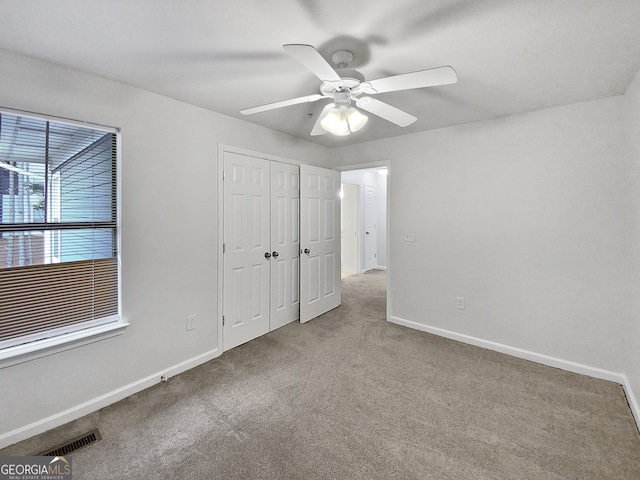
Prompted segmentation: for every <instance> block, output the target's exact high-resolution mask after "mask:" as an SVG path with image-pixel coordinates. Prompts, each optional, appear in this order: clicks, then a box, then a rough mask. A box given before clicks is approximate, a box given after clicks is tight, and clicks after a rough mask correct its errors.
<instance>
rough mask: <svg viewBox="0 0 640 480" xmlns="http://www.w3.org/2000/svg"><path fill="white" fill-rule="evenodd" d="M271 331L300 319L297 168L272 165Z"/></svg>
mask: <svg viewBox="0 0 640 480" xmlns="http://www.w3.org/2000/svg"><path fill="white" fill-rule="evenodd" d="M271 250H272V252H271V309H270V311H271V315H270V318H271V321H270V330H275V329H276V328H279V327H282V326H283V325H286V324H287V323H290V322H293V321H294V320H297V319H298V318H300V168H299V167H298V166H297V165H288V164H284V163H279V162H272V163H271Z"/></svg>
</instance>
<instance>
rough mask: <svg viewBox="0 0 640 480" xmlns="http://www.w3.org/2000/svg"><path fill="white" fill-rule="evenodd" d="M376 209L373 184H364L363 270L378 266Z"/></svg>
mask: <svg viewBox="0 0 640 480" xmlns="http://www.w3.org/2000/svg"><path fill="white" fill-rule="evenodd" d="M376 216H377V210H376V187H375V185H365V186H364V270H365V271H369V270H373V269H374V268H376V267H377V266H378V258H377V257H378V238H377V231H376V230H377V218H376Z"/></svg>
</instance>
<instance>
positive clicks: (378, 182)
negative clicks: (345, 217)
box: [341, 167, 387, 269]
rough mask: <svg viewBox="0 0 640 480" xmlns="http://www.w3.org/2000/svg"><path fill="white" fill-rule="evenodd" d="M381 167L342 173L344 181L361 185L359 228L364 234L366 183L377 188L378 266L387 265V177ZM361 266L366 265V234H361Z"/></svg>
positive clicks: (384, 266)
mask: <svg viewBox="0 0 640 480" xmlns="http://www.w3.org/2000/svg"><path fill="white" fill-rule="evenodd" d="M378 170H380V167H378V168H370V169H359V170H346V171H343V172H342V174H341V179H342V180H341V181H342V183H350V184H352V185H359V186H360V199H359V202H360V206H361V209H360V212H359V228H360V232H361V233H362V234H363V233H364V231H365V228H364V202H365V188H364V187H365V185H374V186H375V188H376V230H377V231H376V240H377V247H376V248H377V260H378V261H377V265H376V266H377V267H383V268H386V266H387V177H384V176H382V175H380V174H379V173H378ZM359 241H360V245H359V249H360V250H359V251H360V255H359V256H360V259H359V264H360V268H361V269H362V268H364V265H365V251H364V235H360V238H359Z"/></svg>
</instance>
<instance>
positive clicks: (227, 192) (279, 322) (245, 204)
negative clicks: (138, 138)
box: [222, 151, 341, 350]
mask: <svg viewBox="0 0 640 480" xmlns="http://www.w3.org/2000/svg"><path fill="white" fill-rule="evenodd" d="M222 156H223V162H224V166H223V189H224V192H223V202H224V205H223V235H224V241H223V242H224V243H223V308H222V311H223V329H222V334H223V342H222V343H223V349H224V350H229V349H230V348H233V347H235V346H237V345H240V344H242V343H245V342H247V341H249V340H251V339H253V338H256V337H259V336H260V335H264V334H265V333H267V332H269V331H272V330H275V329H276V328H279V327H282V326H284V325H286V324H288V323H290V322H293V321H295V320H298V319H300V320H301V321H303V322H304V321H307V320H309V319H311V318H314V317H316V316H318V315H320V314H322V313H324V312H326V311H327V310H330V309H331V308H334V307H336V306H338V305H339V304H340V295H341V288H340V236H339V222H340V217H339V215H340V210H339V208H340V201H339V196H338V191H339V185H340V180H339V172H336V171H333V170H328V169H322V168H317V167H310V166H308V165H296V164H288V163H283V162H279V161H274V160H269V159H265V158H260V157H257V156H252V155H246V154H242V153H236V152H231V151H224V152H223V153H222Z"/></svg>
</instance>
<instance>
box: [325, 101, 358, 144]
mask: <svg viewBox="0 0 640 480" xmlns="http://www.w3.org/2000/svg"><path fill="white" fill-rule="evenodd" d="M367 120H369V118H368V117H367V116H366V115H363V114H362V113H360V112H359V111H358V110H356V109H355V108H353V107H347V105H336V106H334V107H333V108H332V109H330V110H329V111H328V112H327V114H326V115H325V116H324V118H323V119H322V120H320V125H321V126H322V128H324V129H325V130H326V131H327V132H329V133H332V134H334V135H337V136H339V137H342V136H345V135H349V134H350V133H352V132H357V131H358V130H360V129H361V128H362V127H364V125H365V123H367Z"/></svg>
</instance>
